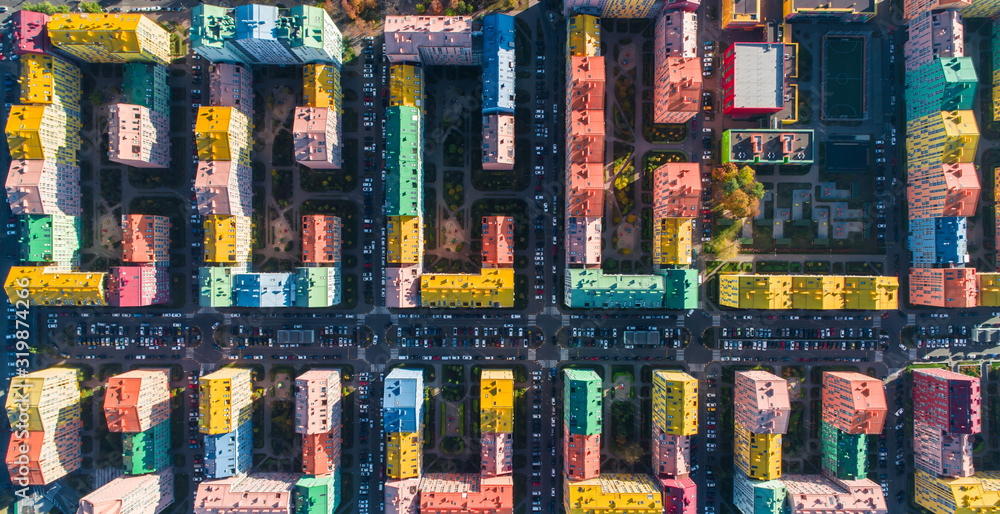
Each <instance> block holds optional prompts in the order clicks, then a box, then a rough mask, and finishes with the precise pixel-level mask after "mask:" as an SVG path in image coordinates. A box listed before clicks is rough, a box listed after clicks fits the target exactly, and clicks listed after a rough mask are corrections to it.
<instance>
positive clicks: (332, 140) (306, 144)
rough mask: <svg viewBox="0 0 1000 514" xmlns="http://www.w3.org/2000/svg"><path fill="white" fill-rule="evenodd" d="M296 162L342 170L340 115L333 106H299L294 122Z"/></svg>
mask: <svg viewBox="0 0 1000 514" xmlns="http://www.w3.org/2000/svg"><path fill="white" fill-rule="evenodd" d="M292 135H293V137H294V144H295V161H296V162H298V163H299V164H301V165H303V166H305V167H307V168H312V169H317V170H328V169H340V166H341V162H342V155H341V126H340V116H339V115H338V113H336V112H334V111H333V110H332V109H330V108H319V107H296V108H295V119H294V121H293V122H292Z"/></svg>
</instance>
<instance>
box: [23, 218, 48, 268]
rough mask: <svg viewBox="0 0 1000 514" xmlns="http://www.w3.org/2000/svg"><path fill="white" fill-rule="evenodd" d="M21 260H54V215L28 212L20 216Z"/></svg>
mask: <svg viewBox="0 0 1000 514" xmlns="http://www.w3.org/2000/svg"><path fill="white" fill-rule="evenodd" d="M20 221H21V223H20V240H19V243H20V244H21V260H22V261H27V262H50V261H51V260H52V216H46V215H44V214H26V215H24V216H20Z"/></svg>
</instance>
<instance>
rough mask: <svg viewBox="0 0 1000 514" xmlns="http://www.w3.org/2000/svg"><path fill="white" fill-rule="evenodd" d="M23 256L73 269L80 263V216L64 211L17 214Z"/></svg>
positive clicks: (64, 268) (50, 265)
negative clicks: (61, 212) (50, 213)
mask: <svg viewBox="0 0 1000 514" xmlns="http://www.w3.org/2000/svg"><path fill="white" fill-rule="evenodd" d="M17 221H18V229H19V230H18V232H19V234H18V235H19V240H18V245H19V247H20V258H21V262H22V263H24V264H27V263H33V264H39V265H45V266H47V267H52V268H53V269H54V270H59V271H70V270H72V269H74V267H75V266H78V265H79V262H80V218H79V217H78V216H66V215H64V214H52V215H45V214H22V215H20V216H18V217H17Z"/></svg>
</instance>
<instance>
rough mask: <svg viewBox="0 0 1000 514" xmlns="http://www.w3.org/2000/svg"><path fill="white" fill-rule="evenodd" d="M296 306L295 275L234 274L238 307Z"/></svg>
mask: <svg viewBox="0 0 1000 514" xmlns="http://www.w3.org/2000/svg"><path fill="white" fill-rule="evenodd" d="M294 304H295V274H294V273H234V274H233V305H234V306H236V307H253V308H267V307H272V308H273V307H291V306H292V305H294Z"/></svg>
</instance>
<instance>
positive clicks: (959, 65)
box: [905, 57, 979, 120]
mask: <svg viewBox="0 0 1000 514" xmlns="http://www.w3.org/2000/svg"><path fill="white" fill-rule="evenodd" d="M906 83H907V87H906V94H905V99H906V102H905V104H906V119H908V120H912V119H918V118H922V117H924V116H929V115H934V114H940V112H941V111H968V110H971V109H972V107H973V105H972V102H973V100H974V99H975V94H976V88H977V86H978V85H979V78H978V77H977V76H976V68H975V65H973V62H972V58H971V57H947V58H938V59H936V60H934V61H931V62H929V63H927V64H925V65H923V66H921V67H919V68H917V69H916V70H913V71H911V72H909V73H907V74H906Z"/></svg>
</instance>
